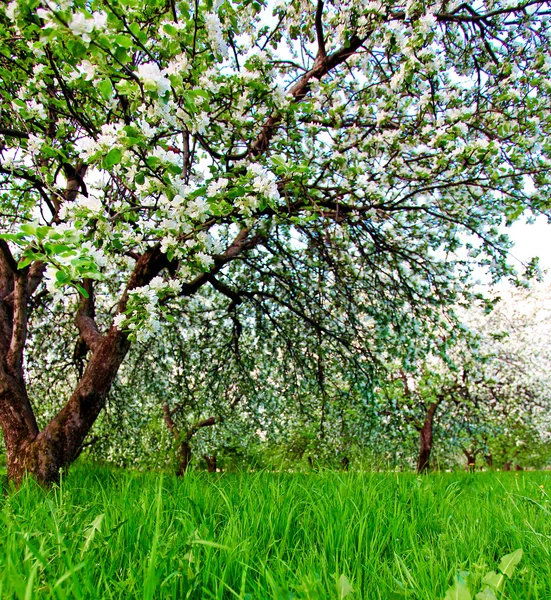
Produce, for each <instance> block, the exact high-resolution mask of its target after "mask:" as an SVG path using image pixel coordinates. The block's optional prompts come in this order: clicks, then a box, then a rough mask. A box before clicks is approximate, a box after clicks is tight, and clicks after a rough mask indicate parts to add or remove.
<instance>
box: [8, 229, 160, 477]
mask: <svg viewBox="0 0 551 600" xmlns="http://www.w3.org/2000/svg"><path fill="white" fill-rule="evenodd" d="M166 265H167V260H166V257H164V256H163V255H162V254H161V253H160V250H159V248H158V247H155V248H152V249H151V250H149V251H148V252H146V253H145V254H143V255H142V256H141V257H140V258H139V259H138V261H137V263H136V267H135V269H134V271H133V273H132V275H131V277H130V279H129V282H128V286H127V290H126V292H125V293H124V294H123V296H122V298H121V300H120V302H119V305H118V311H120V312H122V311H124V310H125V308H126V302H127V299H128V290H131V289H133V288H135V287H137V286H140V285H144V284H146V283H147V282H149V281H150V280H151V279H152V278H153V277H154V276H155V275H157V274H158V273H159V272H160V271H161V270H162V269H163V268H164V267H165V266H166ZM43 270H44V266H43V265H41V264H39V263H36V264H35V265H33V266H32V267H30V268H27V269H21V270H19V269H18V268H17V264H16V262H15V260H14V258H13V256H12V255H11V252H10V250H9V248H8V246H7V245H6V243H5V242H3V241H2V240H0V426H1V427H2V431H3V434H4V441H5V444H6V450H7V452H6V454H7V467H8V468H7V471H8V478H9V479H10V480H12V481H14V482H15V483H16V484H17V483H19V482H20V481H21V479H22V478H23V477H24V475H25V474H26V473H28V474H30V475H33V476H34V477H35V478H36V479H37V480H38V481H40V482H41V483H51V482H55V481H57V479H58V477H59V470H60V469H61V468H62V467H65V466H67V465H69V464H71V463H72V462H73V461H74V460H75V458H76V457H77V456H78V455H79V453H80V450H81V448H82V444H83V442H84V439H85V437H86V435H87V434H88V432H89V431H90V428H91V427H92V425H93V424H94V422H95V420H96V418H97V417H98V415H99V413H100V411H101V410H102V408H103V407H104V405H105V400H106V398H107V394H108V393H109V390H110V389H111V386H112V384H113V381H114V379H115V376H116V375H117V372H118V369H119V367H120V365H121V363H122V361H123V360H124V357H125V356H126V353H127V352H128V349H129V347H130V343H129V341H128V337H127V335H126V334H125V333H123V332H121V331H119V330H118V329H117V328H115V327H111V329H110V330H109V331H108V332H107V334H106V335H105V336H102V335H101V334H100V333H99V331H98V329H97V326H96V323H95V320H94V306H93V290H92V284H91V282H90V281H87V282H84V284H83V285H84V286H85V287H86V288H87V296H86V297H85V296H82V298H81V306H80V308H79V310H78V313H77V316H76V320H75V322H76V324H77V326H78V329H79V331H80V335H81V337H82V340H83V341H84V343H85V344H86V346H87V347H88V349H89V350H90V351H91V356H90V359H89V361H88V364H87V366H86V369H85V370H84V373H83V375H82V377H81V378H80V380H79V382H78V384H77V387H76V388H75V390H74V392H73V393H72V395H71V397H70V398H69V400H68V402H67V404H66V405H65V406H64V407H63V408H62V409H61V411H60V412H59V413H58V414H57V415H56V416H55V417H54V418H53V419H52V421H50V423H49V424H48V425H47V426H46V427H45V428H44V429H43V430H42V431H41V432H39V430H38V426H37V423H36V419H35V416H34V413H33V409H32V406H31V402H30V400H29V397H28V395H27V391H26V387H25V380H24V375H23V356H24V348H25V342H26V339H27V321H28V315H27V305H28V301H29V298H30V296H31V294H32V293H33V292H34V290H35V289H36V287H37V286H38V285H39V282H40V275H41V273H42V271H43Z"/></svg>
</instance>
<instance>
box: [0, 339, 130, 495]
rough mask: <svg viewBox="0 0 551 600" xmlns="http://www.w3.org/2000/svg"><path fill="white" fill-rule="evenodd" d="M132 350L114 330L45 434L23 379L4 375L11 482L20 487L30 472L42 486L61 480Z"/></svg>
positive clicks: (0, 415)
mask: <svg viewBox="0 0 551 600" xmlns="http://www.w3.org/2000/svg"><path fill="white" fill-rule="evenodd" d="M128 346H129V344H128V342H127V340H126V338H125V336H122V335H121V334H119V332H117V330H115V329H113V330H111V331H110V333H109V334H108V335H107V336H105V338H104V339H103V341H102V343H101V345H100V346H99V347H98V348H97V349H96V351H95V352H94V354H93V355H92V357H91V358H90V361H89V363H88V365H87V368H86V370H85V372H84V374H83V376H82V378H81V380H80V382H79V384H78V385H77V387H76V389H75V391H74V392H73V394H72V396H71V398H70V399H69V401H68V402H67V404H66V405H65V406H64V407H63V408H62V410H61V411H60V412H59V413H58V414H57V415H56V417H54V419H52V421H50V423H49V424H48V425H47V426H46V427H45V428H44V429H43V430H42V431H41V432H39V431H38V427H37V426H36V421H35V419H34V415H33V413H32V409H31V404H30V402H29V399H28V397H27V394H26V391H25V388H24V383H23V380H21V382H13V378H12V380H11V381H10V377H9V375H6V373H5V371H4V372H3V373H2V377H1V382H0V385H1V386H2V387H1V390H2V395H1V409H0V422H1V425H2V429H3V432H4V440H5V443H6V449H7V467H8V478H9V479H10V480H13V481H14V482H15V483H19V482H20V481H21V479H22V478H23V476H24V475H25V474H26V473H27V474H29V475H32V476H34V477H35V478H36V479H37V480H38V481H40V482H41V483H46V484H48V483H52V482H55V481H57V480H58V478H59V471H60V469H61V468H63V467H65V466H67V465H70V464H71V463H72V462H73V461H74V460H75V459H76V458H77V456H78V455H79V453H80V450H81V448H82V444H83V442H84V439H85V437H86V435H87V434H88V432H89V431H90V429H91V427H92V425H93V424H94V422H95V420H96V418H97V416H98V415H99V413H100V411H101V409H102V408H103V407H104V405H105V400H106V398H107V394H108V393H109V390H110V388H111V385H112V383H113V380H114V378H115V376H116V374H117V371H118V369H119V366H120V364H121V362H122V360H123V359H124V357H125V355H126V352H127V351H128ZM10 383H11V385H10ZM16 383H19V385H16ZM5 390H7V391H5Z"/></svg>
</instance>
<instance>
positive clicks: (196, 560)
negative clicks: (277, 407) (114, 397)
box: [0, 466, 551, 600]
mask: <svg viewBox="0 0 551 600" xmlns="http://www.w3.org/2000/svg"><path fill="white" fill-rule="evenodd" d="M547 489H550V490H551V476H550V475H549V474H547V473H536V472H530V473H528V472H524V473H520V474H518V475H517V474H515V473H501V474H500V473H497V474H494V473H476V474H452V473H450V474H433V475H428V476H424V477H417V476H415V475H410V474H390V473H389V474H366V473H363V474H362V473H349V474H343V473H331V472H322V473H315V474H310V475H308V474H282V473H279V474H278V473H268V472H263V473H255V474H246V473H243V474H224V475H214V476H209V475H207V474H202V473H197V474H193V473H192V474H190V475H189V476H186V477H185V478H182V479H176V478H173V477H171V476H167V475H164V476H161V475H159V474H157V473H146V474H140V473H135V472H125V471H118V470H109V469H105V468H99V467H90V466H86V467H85V466H80V467H76V468H74V469H73V470H72V471H71V472H70V473H69V475H68V476H67V477H66V478H65V479H64V480H63V482H62V484H61V485H60V486H59V487H56V488H53V489H51V490H49V491H48V492H45V491H44V490H42V489H41V488H39V487H38V486H37V485H36V484H34V483H33V482H31V481H29V482H27V483H25V484H24V485H23V486H22V487H21V488H20V489H19V490H17V491H13V490H12V491H10V492H8V493H6V495H5V496H4V497H3V498H2V499H0V598H2V599H4V598H21V599H30V598H70V599H73V598H76V599H78V598H102V599H103V598H114V599H117V600H118V599H122V598H139V599H143V600H146V599H150V598H204V599H210V598H228V599H230V598H241V599H246V598H251V599H253V598H254V599H260V600H262V599H264V598H281V599H287V598H297V599H298V598H300V599H306V598H312V599H313V598H320V599H321V598H334V599H337V598H344V597H346V598H350V599H352V600H354V599H360V598H365V599H379V598H381V599H385V600H386V599H387V598H388V599H390V598H412V599H427V600H428V599H430V600H439V599H442V598H443V597H444V595H445V593H446V590H447V589H448V587H449V586H450V585H451V583H452V581H453V578H454V576H455V575H456V574H457V573H458V571H460V570H469V571H471V573H472V576H474V578H475V579H477V580H478V581H477V583H478V582H480V580H481V578H482V576H483V575H484V574H485V573H486V572H487V571H488V570H489V569H495V568H496V566H497V564H498V561H499V559H500V558H501V556H503V555H504V554H507V553H508V552H511V551H513V550H515V549H517V548H522V549H523V551H524V556H523V558H522V561H521V563H520V565H519V567H518V568H517V571H516V572H515V575H514V577H513V578H512V579H511V580H510V581H508V582H507V587H506V591H505V596H504V598H508V599H518V600H521V599H522V600H527V599H541V600H549V599H550V598H551V503H550V502H549V497H548V495H547ZM342 576H344V577H342ZM338 582H340V583H338ZM348 582H349V583H350V584H351V586H352V588H353V589H354V592H350V591H349V586H348V585H347V583H348ZM478 589H480V588H479V587H477V590H478ZM401 590H402V592H401ZM404 590H405V592H406V595H403V591H404ZM398 592H401V594H396V593H398ZM393 593H394V594H396V595H393Z"/></svg>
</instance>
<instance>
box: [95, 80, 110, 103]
mask: <svg viewBox="0 0 551 600" xmlns="http://www.w3.org/2000/svg"><path fill="white" fill-rule="evenodd" d="M98 88H99V91H100V94H101V95H102V96H103V97H104V98H105V99H106V100H111V98H112V97H113V84H112V83H111V80H110V79H102V80H101V81H100V82H99V84H98Z"/></svg>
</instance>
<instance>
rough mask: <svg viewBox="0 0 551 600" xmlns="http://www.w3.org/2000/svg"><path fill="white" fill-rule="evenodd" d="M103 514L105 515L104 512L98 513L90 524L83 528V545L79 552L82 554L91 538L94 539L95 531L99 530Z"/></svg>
mask: <svg viewBox="0 0 551 600" xmlns="http://www.w3.org/2000/svg"><path fill="white" fill-rule="evenodd" d="M104 516H105V515H104V513H101V514H99V515H98V516H97V517H96V518H95V519H94V520H93V521H92V523H90V525H89V526H88V527H87V528H86V529H85V531H84V546H83V547H82V552H81V554H83V553H84V552H86V550H88V547H89V546H90V544H91V543H92V540H93V539H94V536H95V535H96V532H97V531H101V524H102V522H103V518H104Z"/></svg>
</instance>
